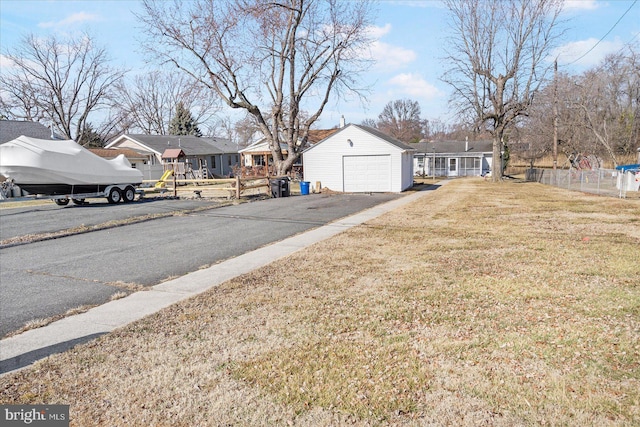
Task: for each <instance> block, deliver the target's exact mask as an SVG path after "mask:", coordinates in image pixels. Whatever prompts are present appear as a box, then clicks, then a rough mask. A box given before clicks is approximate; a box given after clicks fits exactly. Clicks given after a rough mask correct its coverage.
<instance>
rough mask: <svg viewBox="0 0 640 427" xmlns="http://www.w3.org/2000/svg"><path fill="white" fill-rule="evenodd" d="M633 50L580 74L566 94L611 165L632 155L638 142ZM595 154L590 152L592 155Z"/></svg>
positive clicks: (639, 95) (638, 89) (639, 102)
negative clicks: (610, 161)
mask: <svg viewBox="0 0 640 427" xmlns="http://www.w3.org/2000/svg"><path fill="white" fill-rule="evenodd" d="M637 67H638V55H637V52H635V51H634V50H633V49H630V50H629V52H627V53H624V52H619V53H617V54H615V55H610V56H608V57H607V58H605V60H604V61H603V63H602V64H601V65H600V66H598V67H596V68H595V69H593V70H589V71H587V72H585V73H583V74H582V75H581V76H580V77H579V78H578V79H577V82H576V83H575V84H574V85H573V87H572V90H571V91H570V92H569V96H570V100H571V102H572V104H573V105H574V106H575V107H576V108H577V109H578V110H579V120H580V121H581V124H582V126H583V127H584V128H585V129H587V130H588V131H589V134H590V135H589V136H590V137H591V138H589V139H593V138H595V142H596V145H599V146H600V147H602V148H603V149H604V152H605V153H606V155H607V156H608V157H609V158H611V160H612V161H613V163H614V164H615V165H617V164H618V155H620V154H622V155H625V154H631V153H633V152H634V151H635V149H636V147H637V143H638V141H639V138H640V71H638V68H637ZM597 151H599V150H597V149H594V150H593V151H592V152H597Z"/></svg>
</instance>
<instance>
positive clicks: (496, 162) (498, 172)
mask: <svg viewBox="0 0 640 427" xmlns="http://www.w3.org/2000/svg"><path fill="white" fill-rule="evenodd" d="M491 180H492V181H493V182H500V181H502V132H497V133H495V134H494V135H493V158H492V159H491Z"/></svg>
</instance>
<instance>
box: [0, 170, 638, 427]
mask: <svg viewBox="0 0 640 427" xmlns="http://www.w3.org/2000/svg"><path fill="white" fill-rule="evenodd" d="M0 403H14V404H17V403H20V404H23V403H24V404H27V403H30V404H36V403H45V404H52V403H60V404H70V405H71V418H72V422H71V425H76V426H94V425H105V426H107V425H108V426H114V425H115V426H120V425H123V426H124V425H127V426H130V425H133V426H151V425H156V426H206V425H212V426H218V425H220V426H224V425H247V426H255V425H264V426H269V425H300V426H307V425H308V426H316V425H326V426H328V425H331V426H334V425H406V426H414V425H415V426H422V425H455V426H459V425H468V426H478V425H494V426H501V425H502V426H515V425H525V426H526V425H573V426H609V425H610V426H617V425H620V426H632V425H636V426H637V425H640V202H639V201H638V200H622V199H615V198H608V197H598V196H591V195H587V194H582V193H577V192H569V191H565V190H562V189H557V188H553V187H548V186H543V185H540V184H536V183H521V182H504V183H499V184H494V183H491V182H487V181H484V180H482V179H459V180H454V181H452V182H449V183H447V184H446V185H445V186H443V187H442V188H440V189H438V190H437V191H432V192H427V193H425V195H424V197H422V198H420V199H419V200H418V201H416V202H414V203H412V204H410V205H407V206H405V207H403V208H400V209H397V210H395V211H393V212H391V213H388V214H385V215H383V216H380V217H378V218H376V219H375V220H372V221H369V222H367V223H366V224H364V225H362V226H359V227H355V228H352V229H350V230H349V231H346V232H344V233H342V234H340V235H338V236H336V237H334V238H331V239H329V240H326V241H324V242H321V243H318V244H316V245H314V246H313V247H311V248H308V249H306V250H304V251H300V252H298V253H295V254H293V255H291V256H289V257H288V258H286V259H285V260H282V261H281V262H278V263H274V264H272V265H269V266H267V267H264V268H261V269H258V270H256V271H254V272H252V273H250V274H246V275H243V276H240V277H238V278H237V279H234V280H231V281H229V282H226V283H224V284H222V285H221V286H219V287H217V288H215V289H212V290H211V291H209V292H207V293H204V294H202V295H200V296H198V297H195V298H192V299H190V300H187V301H185V302H182V303H179V304H176V305H174V306H171V307H169V308H167V309H165V310H163V311H161V312H159V313H157V314H155V315H152V316H149V317H147V318H145V319H143V320H141V321H139V322H136V323H134V324H131V325H129V326H127V327H125V328H123V329H120V330H117V331H115V332H113V333H111V334H108V335H105V336H103V337H101V338H99V339H97V340H95V341H92V342H90V343H87V344H84V345H81V346H78V347H76V348H74V349H72V350H70V351H67V352H66V353H63V354H59V355H55V356H51V357H49V358H48V359H46V360H43V361H40V362H38V363H36V364H35V365H34V366H32V367H30V368H28V369H25V370H23V371H20V372H18V373H14V374H9V375H5V376H4V377H1V378H0Z"/></svg>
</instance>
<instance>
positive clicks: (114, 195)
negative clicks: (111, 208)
mask: <svg viewBox="0 0 640 427" xmlns="http://www.w3.org/2000/svg"><path fill="white" fill-rule="evenodd" d="M120 200H122V193H120V189H119V188H118V187H113V188H111V190H109V194H107V201H108V202H109V203H112V204H113V203H118V202H119V201H120Z"/></svg>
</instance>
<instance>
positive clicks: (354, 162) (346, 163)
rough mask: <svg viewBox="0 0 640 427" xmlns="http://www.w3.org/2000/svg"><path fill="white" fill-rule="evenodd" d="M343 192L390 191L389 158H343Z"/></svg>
mask: <svg viewBox="0 0 640 427" xmlns="http://www.w3.org/2000/svg"><path fill="white" fill-rule="evenodd" d="M342 168H343V169H342V170H343V171H344V191H346V192H352V193H358V192H367V191H373V192H381V191H391V156H390V155H379V156H344V157H343V158H342Z"/></svg>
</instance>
